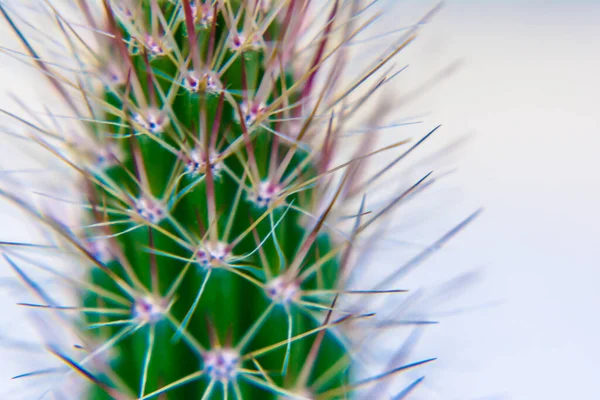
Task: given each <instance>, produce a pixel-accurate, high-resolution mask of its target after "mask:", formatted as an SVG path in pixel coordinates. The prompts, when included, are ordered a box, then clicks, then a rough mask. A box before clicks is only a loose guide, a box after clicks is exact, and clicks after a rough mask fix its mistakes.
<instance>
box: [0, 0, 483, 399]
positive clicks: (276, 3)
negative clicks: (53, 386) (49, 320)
mask: <svg viewBox="0 0 600 400" xmlns="http://www.w3.org/2000/svg"><path fill="white" fill-rule="evenodd" d="M77 4H78V7H79V10H80V11H81V16H82V18H84V19H83V20H82V21H80V23H81V24H83V25H86V26H87V27H88V28H89V31H92V32H94V33H95V35H96V38H95V40H96V42H95V43H94V44H93V45H92V44H90V43H89V42H86V39H83V38H82V36H80V35H79V34H78V33H77V32H78V31H77V29H76V27H74V26H71V24H70V22H68V21H67V20H66V19H63V18H62V16H61V14H60V13H59V12H58V11H56V10H54V9H52V10H53V12H54V13H55V14H54V16H55V18H56V20H57V21H58V24H59V25H60V28H61V31H62V33H63V34H64V35H65V41H66V42H67V43H68V45H69V47H70V51H71V53H72V55H73V58H74V60H76V62H77V63H78V66H79V67H80V70H79V71H78V72H77V73H75V74H72V75H70V74H66V73H61V72H60V71H59V70H58V69H57V68H55V67H54V66H53V65H52V64H50V63H47V62H46V61H44V60H43V59H42V58H41V57H38V56H37V53H36V50H35V49H34V48H33V47H32V45H31V44H30V43H29V42H28V40H27V39H26V37H25V36H24V35H23V34H21V31H20V30H19V28H18V27H17V25H16V23H15V21H14V18H12V17H11V15H10V13H9V12H7V10H5V8H4V7H3V6H0V7H1V8H0V10H1V11H2V14H3V15H4V17H5V19H6V21H7V22H8V23H9V24H10V25H11V26H12V27H13V29H14V30H15V32H17V33H18V34H19V37H20V40H21V41H22V43H23V44H24V46H25V49H26V50H27V52H28V54H29V56H30V57H31V59H32V62H33V63H34V65H36V67H37V68H38V69H39V70H41V71H42V72H44V73H45V75H46V76H47V78H48V79H49V80H50V82H51V83H52V84H53V85H54V87H55V88H56V89H57V93H58V96H60V98H61V99H62V100H63V101H64V103H65V104H67V105H68V106H69V107H70V108H71V112H72V113H73V115H74V116H76V117H77V119H78V121H79V125H78V131H77V133H76V134H74V135H71V134H69V135H67V134H63V133H61V132H60V131H51V129H46V128H43V127H39V126H37V125H36V123H35V122H33V121H31V122H28V124H29V127H30V128H33V129H32V133H30V134H29V136H28V137H29V138H30V139H31V140H32V141H34V142H35V143H37V144H39V145H40V146H42V147H43V148H44V149H45V150H47V151H48V152H50V153H51V154H52V155H53V156H54V157H56V158H58V159H59V160H60V161H61V162H63V163H66V165H68V166H69V167H70V168H71V169H72V171H74V172H75V173H76V175H77V179H78V181H79V183H78V188H79V194H80V198H81V203H83V207H82V210H83V211H82V212H80V213H79V214H78V217H77V218H78V219H79V221H80V222H79V226H78V227H77V228H73V227H71V226H67V225H66V224H65V223H64V222H62V221H60V219H58V218H56V217H55V216H52V215H51V214H49V213H45V212H42V211H40V210H39V209H36V208H34V207H33V206H32V205H30V204H28V203H27V202H26V201H24V200H22V199H20V198H19V197H18V196H17V195H15V194H14V193H12V194H11V193H9V191H7V190H2V194H3V196H4V197H5V198H8V199H11V200H14V201H15V202H17V203H19V204H20V205H21V206H22V207H23V208H24V209H26V210H29V211H30V212H31V214H32V215H33V216H34V217H35V218H37V219H38V220H39V221H42V222H43V223H44V224H45V225H46V226H47V227H49V228H50V229H51V231H52V232H53V233H54V234H55V238H56V239H55V240H56V242H55V243H57V244H56V246H58V247H61V248H63V249H66V248H69V249H71V250H72V251H74V252H75V253H77V256H76V257H77V260H78V261H77V263H78V268H79V270H80V271H81V270H84V271H85V272H84V273H83V277H82V278H81V279H80V280H77V283H76V284H75V288H76V293H77V296H78V297H79V300H80V304H79V305H77V306H75V307H73V306H69V307H64V306H59V305H58V304H57V303H56V302H55V301H54V300H53V299H52V296H51V295H48V294H47V293H45V292H44V291H43V290H42V289H41V288H40V287H39V286H38V285H37V284H35V283H33V282H32V280H31V279H30V278H29V277H28V276H27V274H26V273H25V272H24V270H23V269H22V268H21V267H19V265H18V263H17V262H15V261H14V260H13V258H11V256H8V255H6V254H5V257H7V260H8V261H9V263H10V264H11V265H12V266H13V268H14V269H15V270H16V271H17V273H18V274H19V275H20V276H21V277H22V278H23V279H24V280H25V281H26V282H30V287H31V288H32V290H33V291H34V292H35V294H37V295H38V298H41V302H39V303H35V304H34V303H28V304H27V305H28V306H29V307H35V308H46V309H48V310H47V311H49V312H52V313H58V314H60V315H62V314H64V313H69V312H70V314H69V318H68V324H69V326H70V327H71V328H72V330H73V331H74V332H75V333H74V335H75V336H76V338H77V339H76V340H77V342H76V343H75V345H76V347H77V348H78V349H79V350H80V351H79V352H74V351H72V350H69V349H66V348H64V347H60V346H58V345H56V344H54V343H48V344H47V347H48V349H49V350H50V352H51V353H53V354H54V355H55V356H57V357H58V358H59V359H60V360H61V361H62V362H64V364H66V366H67V367H69V368H70V369H71V372H65V371H64V370H63V369H59V370H58V375H57V376H58V378H57V380H59V381H60V380H61V379H63V378H64V377H65V375H67V374H71V375H73V371H75V372H78V373H79V374H80V375H82V376H83V377H84V378H86V380H87V381H89V382H90V383H91V385H89V387H88V388H87V390H86V392H85V395H84V398H88V399H110V398H115V399H150V398H156V399H200V398H201V399H216V398H225V399H227V398H236V399H277V398H303V399H337V398H346V397H352V396H354V395H355V393H358V392H360V393H367V397H369V398H380V396H381V393H380V392H378V391H377V386H378V385H381V384H382V382H385V381H386V380H388V379H392V378H393V377H394V376H396V375H397V374H399V373H401V372H403V371H406V370H408V369H410V368H413V367H417V366H419V365H421V364H424V363H427V362H429V361H431V360H430V359H428V360H421V361H416V362H412V363H410V364H406V365H397V366H393V367H392V368H390V369H389V370H388V371H386V372H384V373H383V374H378V375H376V376H371V377H367V378H365V379H359V378H357V377H356V376H354V374H353V366H354V364H355V363H356V362H357V360H359V359H360V358H359V357H357V355H356V354H355V352H354V350H353V345H352V343H351V342H352V341H351V338H350V337H349V335H348V333H349V332H350V331H351V330H352V329H354V328H355V327H356V329H359V328H360V327H361V326H362V325H361V324H363V325H367V327H368V324H369V323H368V321H369V320H370V319H372V318H373V312H372V310H370V309H369V307H370V306H371V303H372V299H373V298H376V297H382V296H398V295H399V294H398V293H400V292H403V290H399V289H395V288H393V287H392V288H390V287H389V285H388V284H387V283H389V282H393V280H394V279H395V278H396V276H398V273H397V272H395V273H393V274H391V275H390V276H388V277H386V279H385V280H384V281H383V282H382V283H381V284H379V285H375V286H373V287H362V288H358V289H356V290H350V289H348V287H347V284H348V280H349V278H350V277H351V275H352V273H353V271H354V270H355V269H356V268H358V267H361V265H360V264H359V263H357V261H356V260H357V256H360V254H356V253H357V252H360V251H361V250H360V247H357V246H355V243H356V242H357V240H358V238H359V237H362V236H363V235H365V232H368V231H369V230H370V229H372V227H373V226H374V225H373V224H374V223H376V222H378V221H380V220H381V218H382V217H383V216H385V215H387V213H388V212H389V211H390V210H391V209H392V208H393V207H395V206H396V205H397V204H399V203H400V202H402V201H403V200H404V199H405V198H406V197H407V196H409V195H412V194H413V193H415V192H416V191H417V190H418V189H419V188H420V187H421V186H422V185H424V184H426V183H428V179H429V177H430V176H429V174H428V175H426V176H425V177H423V178H422V179H420V180H418V181H417V182H415V183H414V184H412V185H410V186H408V187H407V189H406V190H405V191H404V192H402V193H401V194H399V195H396V196H394V198H393V199H392V200H391V201H389V203H387V204H386V205H384V206H381V207H379V208H378V209H373V210H369V209H368V208H367V202H366V196H365V193H366V191H367V189H368V188H369V187H370V186H371V185H372V183H373V182H375V181H377V180H378V179H379V178H380V177H381V176H382V175H383V174H384V173H387V172H388V171H389V170H391V167H392V166H394V165H395V164H396V163H397V162H398V161H399V160H400V159H402V158H403V157H404V156H405V155H407V154H408V153H410V152H411V151H412V150H414V149H415V148H416V147H417V146H418V145H419V144H420V143H422V141H423V140H424V139H425V138H427V137H429V136H430V135H431V133H432V132H433V131H432V132H430V133H429V134H428V135H427V136H425V137H424V138H423V139H421V140H420V141H419V142H417V144H414V145H412V146H411V145H407V141H399V142H397V143H394V144H392V145H388V146H385V147H382V148H375V147H374V141H373V137H374V134H373V135H365V139H364V140H363V141H362V142H361V143H360V145H359V146H358V148H357V150H356V151H355V152H354V153H353V154H352V155H351V157H349V158H348V160H346V161H342V162H339V161H338V159H339V158H340V154H339V153H341V152H342V148H343V147H344V146H345V145H346V144H345V143H346V142H345V141H344V134H345V131H346V130H347V129H348V127H347V120H348V118H349V117H351V116H352V115H354V114H356V112H357V110H359V109H360V108H361V107H362V105H363V104H364V103H366V102H367V100H369V99H370V97H371V95H372V94H374V93H376V92H377V89H378V88H379V87H380V86H382V85H383V84H384V83H386V82H387V80H388V79H389V77H387V76H386V74H388V75H389V71H384V67H385V68H387V67H386V66H387V65H388V63H389V61H390V60H392V58H393V57H394V56H395V55H396V54H397V53H399V52H400V51H401V50H402V49H404V48H405V47H406V46H407V45H408V44H409V43H411V42H412V41H413V39H414V38H415V34H416V30H417V27H418V25H420V24H418V25H416V26H415V28H413V29H410V30H408V32H406V33H403V34H402V36H401V37H400V40H398V41H397V42H396V43H395V44H394V45H393V47H392V48H391V50H389V51H387V52H386V53H384V54H383V55H382V57H380V58H377V59H374V62H373V64H372V65H371V66H370V67H369V68H368V69H367V70H366V71H365V72H364V73H362V74H361V75H360V76H359V78H358V79H356V80H354V81H352V82H351V83H350V84H347V83H344V82H343V80H342V77H343V76H344V70H345V68H346V67H347V66H348V63H349V61H348V50H347V44H349V43H350V42H351V41H352V40H354V39H355V38H356V37H357V35H358V34H359V33H360V32H361V31H362V30H363V29H364V28H365V27H366V26H368V25H369V24H370V23H372V22H373V20H374V19H366V20H361V16H362V15H363V11H364V9H363V7H367V6H366V5H363V6H361V4H360V2H359V1H354V0H352V1H350V0H346V1H341V0H332V1H330V2H328V3H327V4H325V8H323V10H325V11H323V13H322V15H311V14H309V11H310V9H311V8H310V7H309V5H310V1H307V0H272V1H269V0H135V1H134V0H131V1H108V0H104V1H103V2H102V7H101V10H102V11H103V14H104V18H103V19H102V20H100V19H98V18H94V17H93V15H97V14H99V10H95V9H94V8H93V6H92V5H91V2H90V3H88V2H86V1H85V0H80V1H78V2H77ZM429 16H430V14H428V15H427V16H426V17H425V18H424V20H425V19H427V18H429ZM317 17H320V18H317ZM421 22H423V21H421ZM87 33H89V32H87ZM311 35H312V36H311ZM382 71H384V72H385V73H386V74H383V75H381V73H382ZM378 74H379V75H380V76H382V77H380V78H379V79H378V80H377V79H375V77H376V76H377V75H378ZM373 82H374V83H373ZM99 83H100V84H99ZM364 85H367V89H366V90H363V93H360V94H357V93H359V90H358V89H359V88H361V89H362V88H363V86H364ZM436 129H437V128H436ZM434 131H435V129H434ZM372 133H373V132H372ZM401 146H406V149H403V148H402V147H401ZM399 149H400V155H399V156H398V157H397V158H396V159H395V160H394V161H393V162H392V164H390V165H389V166H387V167H385V168H384V169H382V170H381V171H379V172H377V173H375V174H374V175H373V176H371V177H367V178H365V177H364V173H363V170H364V165H365V163H366V162H367V161H369V159H370V158H372V157H373V156H374V155H376V154H379V153H380V152H384V151H398V150H399ZM471 219H472V216H471V217H469V218H468V219H467V220H465V221H463V222H462V223H461V225H459V226H458V227H456V228H454V229H453V230H452V231H451V232H450V233H449V234H447V235H445V236H444V237H443V238H442V239H441V242H440V243H438V245H441V244H443V243H444V242H445V241H446V240H448V239H449V238H450V237H451V236H453V235H454V234H455V233H456V232H457V231H458V230H460V228H462V227H463V226H464V225H466V223H467V222H469V221H470V220H471ZM438 247H439V246H438ZM427 254H428V253H423V254H422V256H426V255H427ZM418 262H420V259H418V260H415V262H414V263H413V264H416V263H418ZM409 267H410V266H409ZM407 268H408V267H407ZM71 283H73V282H71ZM356 296H362V297H359V298H363V299H364V298H366V300H360V301H356ZM340 304H343V305H340ZM72 311H76V312H77V315H78V316H77V317H73V313H72ZM61 318H62V317H61ZM82 351H83V353H82ZM419 382H420V380H419V381H415V383H413V384H411V385H410V386H409V387H407V388H406V389H405V390H403V391H402V392H401V393H400V394H399V395H398V396H397V397H396V398H402V397H404V396H405V395H406V394H407V393H408V392H410V391H411V390H412V389H413V388H414V386H416V385H417V384H418V383H419ZM373 387H375V389H373ZM365 389H370V391H368V392H364V390H365ZM373 396H375V397H373Z"/></svg>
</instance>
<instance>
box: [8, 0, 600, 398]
mask: <svg viewBox="0 0 600 400" xmlns="http://www.w3.org/2000/svg"><path fill="white" fill-rule="evenodd" d="M12 1H13V0H6V1H4V3H7V4H11V5H12ZM14 1H17V0H14ZM434 4H435V3H433V2H427V1H408V0H406V1H404V0H388V1H382V2H380V4H379V6H381V7H383V9H384V10H385V12H384V14H383V16H382V17H381V19H380V20H379V21H378V22H377V23H376V24H375V25H374V26H373V27H372V28H371V29H370V31H369V33H368V35H367V37H369V36H370V37H372V38H373V39H372V40H370V41H367V42H366V43H365V44H363V45H361V46H359V48H357V51H359V52H360V51H368V52H373V53H372V54H377V50H378V49H383V48H385V44H386V43H387V42H386V40H388V39H387V38H388V37H389V36H387V35H385V33H386V32H389V31H392V30H397V29H401V28H403V27H407V26H410V25H411V24H414V22H415V21H417V20H418V19H419V18H420V17H421V16H422V15H423V14H424V13H425V12H427V10H428V9H429V8H431V7H432V6H433V5H434ZM599 21H600V2H596V1H593V0H589V1H583V0H573V1H568V2H567V1H558V0H556V1H551V0H546V1H534V0H528V1H517V0H514V1H512V0H502V1H500V0H495V1H493V0H488V1H485V0H483V1H461V0H449V1H447V2H446V3H445V6H444V7H443V8H442V9H441V10H440V12H439V13H438V14H437V15H436V16H435V17H434V18H433V20H432V21H431V22H430V23H429V24H427V25H426V26H425V27H424V29H423V30H422V31H421V34H420V36H419V38H418V40H417V41H416V42H415V43H413V44H411V45H410V47H409V48H408V49H407V50H406V51H405V52H403V53H402V54H401V55H400V56H399V57H398V60H397V63H398V65H399V66H402V65H404V64H405V65H408V68H407V69H406V70H405V71H403V72H402V73H401V74H400V75H399V76H398V77H397V78H395V79H394V81H393V84H392V85H393V87H390V88H388V95H389V96H391V97H393V98H394V99H395V100H396V101H399V102H400V104H401V106H400V107H399V108H398V115H395V116H394V117H396V119H402V118H409V119H413V120H417V119H418V120H420V121H424V122H423V123H422V124H418V125H414V126H411V127H409V128H406V127H399V128H395V129H390V130H388V131H386V135H390V136H391V137H397V136H413V135H414V136H417V137H418V136H422V135H423V134H425V133H426V132H427V131H429V130H430V129H432V128H433V127H435V126H436V125H437V124H442V127H441V128H440V130H439V132H436V134H435V137H432V139H431V140H429V141H428V142H427V143H426V144H425V145H424V146H422V149H420V150H419V151H418V152H417V153H418V154H416V155H415V156H414V158H412V159H411V160H410V162H409V164H410V165H413V166H414V167H410V168H408V169H407V172H406V173H407V174H409V175H410V174H414V176H417V175H419V174H421V176H422V173H424V172H427V171H429V170H431V169H434V170H436V171H441V172H443V173H444V178H443V179H440V181H439V182H438V183H437V184H436V185H435V187H434V188H432V189H428V190H429V192H428V194H427V195H426V196H423V197H421V198H419V199H418V200H417V201H414V202H411V203H409V204H407V205H406V206H403V207H401V208H400V209H399V210H398V212H396V213H395V218H394V219H393V220H392V222H391V223H390V226H389V228H388V231H387V232H388V237H387V238H386V240H384V242H383V244H381V245H380V247H377V248H376V249H374V251H373V254H372V258H371V260H370V262H371V263H372V265H373V267H372V270H373V273H374V274H377V273H378V272H377V271H386V270H390V269H391V268H397V267H399V266H400V265H398V260H404V259H408V258H410V256H411V254H416V253H418V252H419V251H420V250H422V248H423V247H424V246H426V245H427V244H429V243H432V242H433V241H435V240H436V239H437V238H439V237H440V236H441V235H443V234H444V233H445V231H447V230H448V229H450V228H451V227H452V226H454V225H455V224H456V223H458V222H459V221H460V220H461V219H463V218H464V217H466V216H467V215H468V214H469V213H470V212H472V211H474V210H475V209H477V208H478V207H480V206H483V207H484V212H483V214H482V215H481V216H480V217H479V219H478V220H476V221H475V222H474V223H473V224H472V225H471V226H470V227H468V228H467V229H466V230H465V231H464V232H462V233H461V234H460V235H458V236H457V237H456V238H455V239H453V240H452V241H451V242H450V243H449V244H448V245H447V246H445V247H444V248H443V249H441V251H439V252H437V253H436V254H435V255H434V256H433V257H431V258H430V259H428V260H427V261H426V262H425V263H423V264H422V265H421V266H419V268H418V269H417V270H416V271H415V273H413V274H411V275H410V276H408V277H407V278H406V279H405V280H403V281H402V287H403V288H420V287H423V288H424V290H425V291H427V292H428V293H430V294H431V296H430V298H431V301H430V302H429V303H426V304H423V307H425V308H427V307H428V310H429V313H430V314H429V316H430V317H431V318H433V319H436V320H438V321H440V324H438V325H435V326H431V327H428V328H427V329H426V330H425V332H424V334H423V336H422V337H421V339H420V343H419V346H418V347H417V348H416V349H415V356H414V359H418V358H419V357H432V356H435V357H438V360H437V361H436V362H435V363H433V364H431V365H429V366H427V368H426V370H425V373H426V375H427V377H426V380H425V381H424V384H423V385H422V387H421V388H419V390H418V391H417V392H415V395H414V398H420V399H430V398H431V399H437V398H439V399H495V398H507V399H564V398H594V396H595V395H594V394H593V393H596V392H597V384H596V381H595V380H596V379H597V376H598V373H600V366H598V363H597V360H598V359H600V343H599V342H598V338H599V337H600V324H599V323H598V322H597V321H596V315H597V313H598V307H599V305H600V293H599V291H598V289H597V286H598V282H599V280H600V279H599V278H600V274H599V273H598V268H599V265H598V260H599V259H600V246H599V245H598V243H597V242H598V238H600V211H599V210H598V205H599V204H600V174H599V171H600V161H599V157H598V155H597V153H598V148H599V145H600V139H598V136H599V135H600V112H599V107H600V94H599V93H600V91H599V89H600V77H599V73H598V71H600V53H599V49H600V23H599ZM379 35H381V36H379ZM0 45H1V46H3V47H8V48H13V49H14V48H15V47H16V44H15V40H14V37H13V36H12V34H11V33H9V29H8V27H7V26H6V24H5V23H4V22H3V23H2V24H0ZM381 46H384V47H381ZM359 56H360V54H359ZM33 77H37V73H36V72H35V71H33V70H32V69H30V68H26V67H24V66H23V65H22V64H20V63H19V62H17V61H15V60H13V59H12V58H10V57H8V56H7V55H6V54H4V53H2V54H0V107H1V108H3V109H9V110H11V109H12V110H14V109H16V107H15V104H14V101H13V100H12V99H11V98H10V97H9V96H8V95H7V93H8V92H10V91H12V92H14V93H18V94H19V97H20V98H22V99H24V101H26V102H27V103H28V104H29V105H31V106H32V108H36V109H41V104H43V102H47V101H48V100H50V101H52V97H51V96H52V94H51V93H52V92H50V91H49V90H47V89H46V88H44V89H41V85H40V86H38V83H36V82H40V81H39V77H37V78H33ZM7 121H8V120H7V118H5V117H2V119H1V120H0V122H1V123H2V125H3V126H4V125H6V124H7ZM16 147H18V146H16ZM16 147H15V142H14V140H13V139H11V138H10V136H8V135H2V136H0V160H1V161H0V182H3V181H5V180H6V179H9V177H8V176H7V172H2V171H1V170H6V169H16V167H15V166H19V168H25V167H27V161H26V159H25V158H23V157H22V155H21V154H20V153H19V152H18V151H16V150H15V148H16ZM384 161H385V159H384V158H382V162H384ZM411 176H412V175H411ZM11 179H12V178H11ZM22 221H23V220H22V219H21V218H20V216H19V215H18V213H16V212H15V211H14V208H11V207H9V206H7V205H5V204H3V203H1V202H0V240H13V241H14V240H23V241H27V240H33V239H32V238H31V237H32V235H35V230H34V229H32V228H31V227H29V226H27V225H26V224H24V223H23V222H22ZM1 266H2V269H1V270H0V276H1V277H2V281H1V282H2V284H3V286H2V287H3V289H2V291H1V293H0V309H2V316H1V321H0V323H1V326H0V329H1V332H0V340H1V341H2V342H3V344H4V346H2V347H1V348H0V353H2V354H3V355H2V359H3V362H2V363H1V364H2V365H1V366H0V380H1V381H2V385H4V384H5V382H7V380H8V379H10V377H11V376H13V375H15V374H17V373H20V372H23V371H24V370H25V367H24V366H23V364H22V363H20V357H19V352H18V351H16V349H15V347H18V343H15V342H14V341H12V340H13V339H15V336H17V338H18V339H20V340H21V339H22V340H25V339H26V338H27V337H28V335H33V334H34V332H33V329H32V328H31V327H28V325H27V324H26V323H24V322H23V321H22V315H21V314H19V313H18V312H17V311H15V310H16V308H15V307H14V305H13V303H14V298H13V297H11V290H12V289H11V288H12V286H11V284H10V282H11V280H12V279H13V278H14V273H13V272H12V271H11V270H9V269H8V268H5V264H1ZM465 273H466V274H467V275H462V274H465ZM456 277H459V278H458V279H456ZM450 292H456V293H458V294H459V295H458V296H452V297H451V296H450V295H449V293H450ZM17 329H18V330H19V332H22V335H21V334H19V335H15V332H16V330H17ZM21 329H22V331H21ZM9 332H10V335H8V333H9ZM5 333H7V335H8V336H11V339H10V340H9V339H8V338H7V337H5ZM387 340H388V341H389V346H390V348H393V347H394V345H395V343H394V338H387ZM11 348H12V350H11ZM7 359H10V360H11V361H10V362H6V361H5V360H7ZM420 372H422V371H419V372H414V374H415V376H417V375H416V374H418V373H420ZM7 385H8V383H7Z"/></svg>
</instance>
